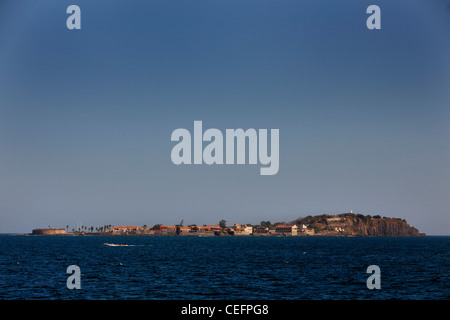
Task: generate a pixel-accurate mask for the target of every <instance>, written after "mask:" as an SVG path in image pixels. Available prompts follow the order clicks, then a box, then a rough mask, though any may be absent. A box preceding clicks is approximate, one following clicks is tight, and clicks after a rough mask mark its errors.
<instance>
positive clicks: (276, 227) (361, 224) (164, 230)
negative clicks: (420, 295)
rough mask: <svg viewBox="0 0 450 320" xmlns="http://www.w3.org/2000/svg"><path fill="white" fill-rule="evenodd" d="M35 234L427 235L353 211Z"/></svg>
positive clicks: (400, 223) (398, 221)
mask: <svg viewBox="0 0 450 320" xmlns="http://www.w3.org/2000/svg"><path fill="white" fill-rule="evenodd" d="M31 234H32V235H58V236H65V235H72V236H80V235H83V236H84V235H88V236H89V235H97V236H123V235H126V236H261V237H288V236H289V237H302V236H346V237H356V236H368V237H420V236H425V234H424V233H420V232H419V230H418V229H417V228H415V227H412V226H410V225H409V224H408V223H407V222H406V220H405V219H401V218H389V217H381V216H379V215H374V216H371V215H362V214H355V213H353V212H348V213H342V214H337V215H328V214H322V215H316V216H306V217H301V218H298V219H296V220H294V221H290V222H276V223H274V224H272V223H271V222H270V221H261V223H260V224H257V225H254V224H244V225H239V224H237V223H235V224H233V225H232V226H227V223H226V220H221V221H220V222H219V223H218V224H217V225H196V224H191V225H188V226H184V225H183V220H182V221H181V222H180V223H179V224H177V225H164V224H156V225H154V226H153V227H149V226H147V225H143V226H113V225H104V226H101V227H95V228H94V227H93V226H91V227H87V226H82V225H78V226H77V227H76V228H72V231H71V232H70V231H69V225H67V226H66V228H65V229H64V228H50V227H49V228H46V229H42V228H40V229H34V230H33V231H32V233H31Z"/></svg>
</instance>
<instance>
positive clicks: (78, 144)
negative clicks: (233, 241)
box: [0, 0, 450, 234]
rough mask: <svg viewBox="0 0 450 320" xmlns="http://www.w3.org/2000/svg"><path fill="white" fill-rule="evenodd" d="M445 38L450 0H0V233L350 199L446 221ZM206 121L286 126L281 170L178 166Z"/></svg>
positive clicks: (423, 226) (449, 214)
mask: <svg viewBox="0 0 450 320" xmlns="http://www.w3.org/2000/svg"><path fill="white" fill-rule="evenodd" d="M71 4H77V5H79V6H80V8H81V14H82V23H81V24H82V29H81V30H72V31H70V30H68V29H67V28H66V19H67V17H68V16H69V15H68V14H66V8H67V7H68V6H69V5H71ZM371 4H377V5H379V6H380V8H381V11H382V29H381V30H374V31H370V30H368V29H367V28H366V19H367V17H368V15H367V14H366V8H367V7H368V6H369V5H371ZM449 40H450V1H448V0H436V1H429V0H417V1H408V0H390V1H386V0H373V1H372V0H371V1H356V0H343V1H334V0H333V1H332V0H323V1H298V0H296V1H293V0H292V1H291V0H283V1H275V0H258V1H256V0H253V1H248V0H239V1H237V0H234V1H233V0H228V1H210V0H202V1H200V0H192V1H181V0H180V1H174V0H164V1H163V0H154V1H153V0H152V1H150V0H149V1H137V0H136V1H125V0H122V1H110V0H109V1H84V0H75V1H61V0H58V1H56V0H54V1H50V0H49V1H44V0H41V1H32V0H3V1H2V2H0V232H31V229H33V228H36V227H47V226H48V225H50V226H52V227H65V226H66V225H70V226H71V228H72V227H75V226H76V223H77V222H81V223H83V224H84V225H86V226H91V225H92V226H103V225H105V224H113V225H124V224H125V225H143V224H147V225H154V224H156V223H164V224H177V223H179V222H180V221H181V220H182V219H184V223H185V224H193V223H196V224H210V223H214V224H215V223H218V221H219V220H221V219H225V220H227V221H228V222H229V223H230V224H231V223H234V222H237V223H259V222H260V221H262V220H270V221H272V222H277V221H291V220H294V219H296V218H298V217H302V216H306V215H315V214H322V213H328V214H339V213H342V212H348V211H350V210H353V212H356V213H362V214H371V215H376V214H378V215H381V216H387V217H399V218H404V219H406V220H407V221H408V222H409V223H410V224H411V225H413V226H415V227H417V228H418V229H419V230H420V231H421V232H425V233H428V234H450V232H449V230H450V41H449ZM194 120H202V121H203V126H204V128H205V129H206V128H218V129H220V130H225V129H227V128H230V129H235V128H243V129H247V128H256V129H258V128H266V129H271V128H277V129H279V130H280V170H279V172H278V174H277V175H275V176H261V175H259V167H260V166H259V165H241V166H238V165H234V166H233V165H221V166H219V165H215V166H207V165H200V166H199V165H197V166H195V165H190V166H175V165H174V164H173V163H172V162H171V158H170V151H171V149H172V147H173V146H174V143H173V142H171V141H170V136H171V133H172V131H173V130H175V129H177V128H186V129H189V130H191V131H192V129H193V122H194Z"/></svg>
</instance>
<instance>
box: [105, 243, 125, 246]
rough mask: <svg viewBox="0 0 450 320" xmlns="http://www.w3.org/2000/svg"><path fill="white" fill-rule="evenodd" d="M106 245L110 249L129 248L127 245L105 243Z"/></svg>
mask: <svg viewBox="0 0 450 320" xmlns="http://www.w3.org/2000/svg"><path fill="white" fill-rule="evenodd" d="M104 245H105V246H108V247H128V245H127V244H116V243H105V244H104Z"/></svg>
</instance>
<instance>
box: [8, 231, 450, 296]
mask: <svg viewBox="0 0 450 320" xmlns="http://www.w3.org/2000/svg"><path fill="white" fill-rule="evenodd" d="M104 243H120V244H125V243H126V244H128V245H129V246H120V247H119V246H117V247H110V246H105V245H104ZM70 265H76V266H78V267H79V268H80V272H81V276H80V284H81V288H80V289H72V290H69V289H68V288H67V279H68V278H69V277H70V276H71V274H70V273H67V268H68V267H69V266H70ZM370 265H376V266H378V267H379V269H380V277H379V284H380V289H369V288H368V286H367V280H368V278H369V277H370V276H371V275H372V274H371V273H367V268H368V266H370ZM449 284H450V237H448V236H442V237H441V236H431V237H419V238H385V237H373V238H370V237H355V238H346V237H176V236H174V237H170V236H168V237H155V236H153V237H152V236H147V237H145V236H143V237H139V236H135V237H126V236H111V237H107V236H7V235H3V236H0V299H2V300H16V299H20V300H35V299H36V300H41V299H44V300H72V299H75V300H79V299H83V300H85V299H86V300H133V299H136V300H216V299H217V300H234V299H236V300H247V299H249V300H255V299H256V300H347V299H349V300H390V299H401V300H442V299H449V298H450V285H449Z"/></svg>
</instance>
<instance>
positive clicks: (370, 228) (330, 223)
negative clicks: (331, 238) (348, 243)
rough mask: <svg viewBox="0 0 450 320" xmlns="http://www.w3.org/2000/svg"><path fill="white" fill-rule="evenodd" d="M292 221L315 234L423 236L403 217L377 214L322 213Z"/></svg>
mask: <svg viewBox="0 0 450 320" xmlns="http://www.w3.org/2000/svg"><path fill="white" fill-rule="evenodd" d="M292 223H293V224H296V225H305V226H307V227H308V228H313V229H314V231H315V233H316V234H323V235H333V234H336V233H342V234H350V235H355V236H375V237H376V236H378V237H418V236H425V234H423V233H420V232H419V230H418V229H417V228H414V227H412V226H410V225H409V224H408V223H407V222H406V220H405V219H400V218H387V217H380V216H378V215H375V216H370V215H362V214H354V213H342V214H338V215H328V214H323V215H318V216H307V217H305V218H298V219H296V220H294V221H292Z"/></svg>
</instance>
